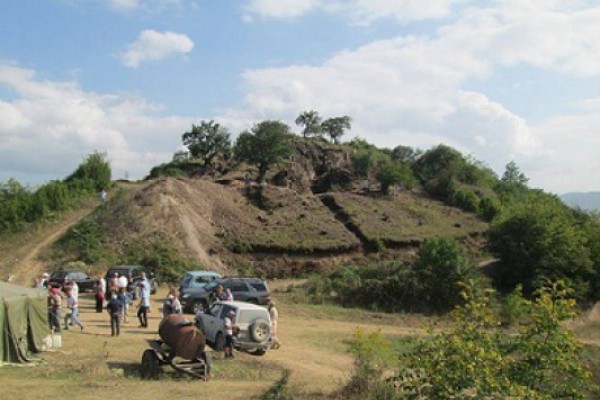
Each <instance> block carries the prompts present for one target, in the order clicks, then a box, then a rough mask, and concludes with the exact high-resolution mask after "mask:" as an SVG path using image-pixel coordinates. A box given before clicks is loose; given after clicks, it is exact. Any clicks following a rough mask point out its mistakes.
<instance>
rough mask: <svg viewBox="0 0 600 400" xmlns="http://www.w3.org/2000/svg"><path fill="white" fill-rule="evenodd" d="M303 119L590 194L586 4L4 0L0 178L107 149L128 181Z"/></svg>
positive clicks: (595, 145) (55, 175)
mask: <svg viewBox="0 0 600 400" xmlns="http://www.w3.org/2000/svg"><path fill="white" fill-rule="evenodd" d="M305 110H316V111H318V112H319V113H320V115H321V116H322V117H324V118H330V117H338V116H344V115H347V116H350V117H351V118H352V129H351V130H350V131H349V132H348V133H347V134H346V135H345V136H344V137H343V138H342V140H343V141H348V140H351V139H352V138H354V137H360V138H362V139H365V140H367V141H369V142H371V143H373V144H375V145H377V146H378V147H389V148H393V147H395V146H398V145H404V146H413V147H416V148H420V149H428V148H431V147H433V146H435V145H438V144H440V143H444V144H446V145H449V146H452V147H454V148H456V149H458V150H460V151H461V152H463V153H464V154H465V155H468V156H470V157H472V158H474V159H476V160H479V161H483V162H484V163H486V164H487V165H488V166H489V167H491V168H492V169H493V170H494V171H495V172H496V173H498V174H499V175H501V174H502V173H503V171H504V167H505V165H506V164H507V163H508V162H510V161H515V162H516V163H517V165H518V166H519V167H520V169H521V171H522V172H524V173H525V174H526V175H527V176H528V177H529V178H530V181H529V186H530V187H535V188H541V189H544V190H546V191H549V192H551V193H556V194H562V193H565V192H572V191H598V190H600V157H599V156H600V1H598V0H589V1H587V0H527V1H523V0H505V1H486V0H471V1H469V0H343V1H342V0H245V1H238V0H2V6H1V7H0V181H6V180H8V179H9V178H15V179H17V180H19V181H20V182H21V183H23V184H27V185H31V186H35V185H39V184H41V183H44V182H47V181H49V180H53V179H64V178H65V177H66V176H67V175H68V174H69V173H70V172H72V171H73V170H74V169H75V168H76V167H77V165H78V164H79V163H80V162H81V161H82V160H83V159H84V158H85V157H87V155H89V154H90V153H92V152H94V151H100V152H105V153H106V155H107V158H108V160H110V162H111V166H112V169H113V178H114V179H121V178H127V179H141V178H143V177H144V176H146V175H147V174H148V173H149V171H150V169H151V168H152V167H153V166H155V165H158V164H160V163H164V162H168V161H170V160H171V159H172V156H173V154H174V153H175V152H176V151H178V150H182V149H183V147H182V142H181V136H182V134H183V133H184V132H186V131H188V130H190V129H191V126H192V124H198V123H199V122H200V121H201V120H215V121H217V122H218V123H220V124H221V125H223V126H224V127H226V128H227V129H228V130H229V131H230V132H231V134H232V138H233V139H234V140H235V138H236V137H237V135H238V134H239V133H240V132H242V131H244V130H248V129H251V128H252V126H253V125H254V124H256V123H258V122H260V121H262V120H267V119H274V120H281V121H283V122H285V123H287V124H289V125H290V126H291V127H292V130H293V131H295V132H300V131H301V127H298V126H296V125H295V124H294V120H295V119H296V117H297V116H298V115H299V114H300V113H301V112H302V111H305Z"/></svg>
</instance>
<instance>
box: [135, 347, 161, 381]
mask: <svg viewBox="0 0 600 400" xmlns="http://www.w3.org/2000/svg"><path fill="white" fill-rule="evenodd" d="M162 372H163V369H162V366H161V365H160V360H159V359H158V356H157V355H156V353H155V352H154V350H151V349H147V350H146V351H144V354H142V365H141V368H140V375H141V376H142V379H158V378H159V377H160V375H161V374H162Z"/></svg>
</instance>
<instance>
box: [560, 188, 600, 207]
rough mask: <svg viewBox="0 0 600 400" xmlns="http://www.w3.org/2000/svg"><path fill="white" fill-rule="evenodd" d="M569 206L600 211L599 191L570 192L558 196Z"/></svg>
mask: <svg viewBox="0 0 600 400" xmlns="http://www.w3.org/2000/svg"><path fill="white" fill-rule="evenodd" d="M560 198H561V199H562V201H564V202H565V203H566V204H568V205H569V206H571V207H579V208H582V209H584V210H589V211H600V192H570V193H565V194H563V195H561V196H560Z"/></svg>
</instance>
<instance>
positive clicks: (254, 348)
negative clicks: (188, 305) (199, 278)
mask: <svg viewBox="0 0 600 400" xmlns="http://www.w3.org/2000/svg"><path fill="white" fill-rule="evenodd" d="M229 311H233V312H235V317H234V319H233V321H232V322H233V325H234V326H236V327H237V328H238V329H235V331H234V338H233V347H235V348H236V349H237V350H243V351H247V352H249V353H250V354H254V355H259V356H262V355H263V354H265V353H266V352H267V350H268V349H269V347H270V345H271V318H270V316H269V311H268V310H267V309H266V308H264V307H261V306H258V305H255V304H250V303H245V302H243V301H219V302H216V303H214V304H213V305H212V306H211V307H210V309H208V311H206V312H205V313H203V312H200V313H198V314H196V326H197V327H198V329H200V330H201V331H202V332H203V333H204V336H205V338H206V342H207V343H208V344H209V345H210V346H211V347H212V348H213V349H215V350H216V351H222V350H223V348H224V347H225V316H227V314H228V313H229Z"/></svg>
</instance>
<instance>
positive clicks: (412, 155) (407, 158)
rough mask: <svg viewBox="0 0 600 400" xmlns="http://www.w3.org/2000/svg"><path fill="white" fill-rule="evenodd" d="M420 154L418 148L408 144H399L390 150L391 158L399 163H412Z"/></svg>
mask: <svg viewBox="0 0 600 400" xmlns="http://www.w3.org/2000/svg"><path fill="white" fill-rule="evenodd" d="M420 155H421V152H420V150H415V149H413V148H412V147H410V146H402V145H400V146H396V147H394V149H393V150H392V160H394V161H397V162H399V163H405V164H412V163H413V162H415V161H416V160H417V158H419V156H420Z"/></svg>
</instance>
